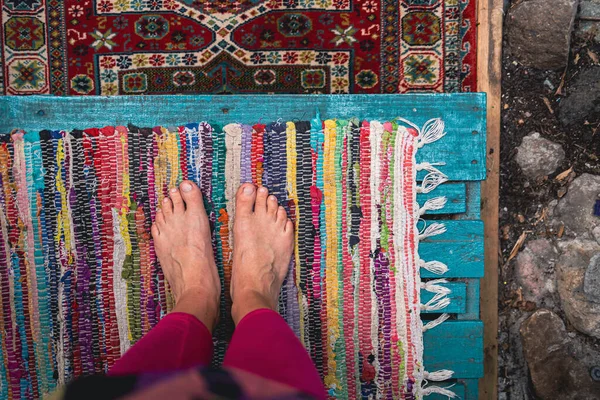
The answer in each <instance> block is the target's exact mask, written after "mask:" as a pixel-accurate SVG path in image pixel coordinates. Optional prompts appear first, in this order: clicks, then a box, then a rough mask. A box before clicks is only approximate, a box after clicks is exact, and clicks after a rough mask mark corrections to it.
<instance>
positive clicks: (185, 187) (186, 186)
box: [181, 182, 192, 192]
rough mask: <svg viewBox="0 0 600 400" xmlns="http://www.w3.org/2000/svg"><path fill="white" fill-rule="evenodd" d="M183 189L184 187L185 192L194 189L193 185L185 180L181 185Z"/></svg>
mask: <svg viewBox="0 0 600 400" xmlns="http://www.w3.org/2000/svg"><path fill="white" fill-rule="evenodd" d="M181 189H183V191H184V192H189V191H191V190H192V185H190V184H189V183H187V182H185V183H183V184H182V185H181Z"/></svg>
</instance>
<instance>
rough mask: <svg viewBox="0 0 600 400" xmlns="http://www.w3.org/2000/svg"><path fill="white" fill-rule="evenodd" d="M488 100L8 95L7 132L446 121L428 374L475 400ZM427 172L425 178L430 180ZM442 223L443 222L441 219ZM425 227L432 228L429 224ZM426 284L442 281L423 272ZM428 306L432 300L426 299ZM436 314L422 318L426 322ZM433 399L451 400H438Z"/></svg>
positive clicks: (435, 148)
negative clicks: (440, 287)
mask: <svg viewBox="0 0 600 400" xmlns="http://www.w3.org/2000/svg"><path fill="white" fill-rule="evenodd" d="M485 109H486V99H485V95H484V94H473V93H470V94H436V95H432V94H407V95H348V96H339V95H306V96H294V95H277V96H270V95H263V96H148V97H146V96H119V97H94V96H91V97H72V98H56V97H46V96H30V97H0V133H8V132H9V131H10V130H11V129H13V128H15V127H19V128H21V129H24V130H25V131H39V130H41V129H72V128H82V127H90V126H95V127H102V126H106V125H127V124H129V123H131V124H134V125H138V126H155V125H166V126H177V125H182V124H185V123H188V122H198V121H202V120H209V121H211V122H213V123H216V124H219V125H221V126H224V125H225V124H228V123H231V122H239V121H244V122H247V121H257V122H258V121H262V122H266V121H273V120H277V119H279V118H283V119H287V118H291V119H294V120H310V119H311V118H313V117H314V116H315V115H316V114H319V115H320V116H321V118H322V119H327V118H333V117H338V118H350V117H354V116H360V117H361V118H365V119H392V118H395V117H403V118H406V119H408V120H410V121H413V122H414V123H416V124H417V125H418V126H422V125H423V124H424V123H425V122H426V121H427V120H429V119H431V118H438V117H440V118H442V119H443V120H444V122H445V126H446V131H447V135H446V137H445V138H444V139H443V140H440V141H438V142H436V143H434V144H431V145H428V146H425V147H424V148H423V149H421V150H420V151H419V153H418V156H417V161H418V162H421V160H426V161H428V162H440V163H443V164H444V165H440V166H438V167H437V168H439V169H440V170H441V171H442V172H444V173H445V174H446V175H447V176H448V178H449V180H450V182H448V183H446V184H443V185H441V186H439V187H438V188H437V189H435V190H434V191H432V192H431V193H428V194H419V195H418V196H417V202H418V203H419V204H423V203H424V202H425V201H426V200H427V199H430V198H433V197H438V196H445V197H446V198H447V199H448V201H447V203H446V207H445V208H444V209H442V210H436V211H431V212H428V213H426V214H425V215H424V219H425V220H428V219H432V218H433V219H435V220H436V222H442V223H444V224H445V225H446V227H447V232H446V233H445V234H442V235H439V236H434V237H431V238H428V239H425V240H423V241H422V242H421V245H420V249H419V253H420V257H421V258H422V259H423V260H425V261H431V260H438V261H441V262H444V263H445V264H447V265H448V267H449V268H450V270H449V272H448V273H446V274H444V276H443V278H444V279H451V282H449V283H447V284H445V286H446V287H448V288H449V289H450V290H451V293H450V294H449V298H450V299H451V303H450V305H449V306H448V307H446V308H445V309H444V310H442V311H443V312H446V313H449V314H450V318H451V319H450V320H448V321H446V322H444V323H442V324H440V325H439V326H437V327H435V328H433V329H430V330H428V331H427V332H425V334H424V345H425V349H424V353H425V359H424V366H425V370H427V371H436V370H439V369H450V370H452V371H454V375H453V379H451V380H449V381H446V382H441V383H433V382H432V384H439V385H440V386H442V387H447V388H449V390H452V391H454V393H456V394H457V395H458V396H459V398H460V399H464V400H474V399H477V393H478V391H477V389H478V378H479V377H481V376H482V375H483V324H482V322H481V321H480V320H479V296H480V291H479V278H481V277H483V271H484V266H483V249H484V240H483V239H484V236H483V223H482V222H481V221H480V220H479V219H480V207H481V195H480V190H481V185H480V181H481V180H483V179H485V173H486V170H485V161H486V154H485V149H486V146H485V138H486V116H485ZM423 176H424V173H423V172H421V173H419V174H418V178H419V179H422V178H423ZM439 218H442V219H443V220H439ZM427 223H431V222H430V221H429V222H427ZM421 277H422V279H423V280H424V281H427V280H429V279H436V278H440V277H439V276H437V275H435V274H432V273H430V272H427V271H425V270H422V271H421ZM421 296H422V301H423V302H427V301H428V300H429V299H430V298H431V296H432V294H431V293H429V292H427V291H421ZM435 316H436V314H429V313H424V315H423V318H424V319H427V318H429V319H431V318H434V317H435ZM427 399H428V400H441V399H446V397H445V396H439V395H432V396H429V397H427Z"/></svg>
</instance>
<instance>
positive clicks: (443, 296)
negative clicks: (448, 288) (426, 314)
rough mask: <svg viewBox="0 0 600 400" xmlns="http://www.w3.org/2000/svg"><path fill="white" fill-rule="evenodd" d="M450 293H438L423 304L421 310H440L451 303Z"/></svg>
mask: <svg viewBox="0 0 600 400" xmlns="http://www.w3.org/2000/svg"><path fill="white" fill-rule="evenodd" d="M450 302H451V300H450V298H449V297H448V293H437V294H436V295H435V296H433V297H432V298H431V300H429V301H428V302H427V303H425V304H421V311H431V312H433V311H439V310H442V309H444V308H446V307H448V306H449V305H450Z"/></svg>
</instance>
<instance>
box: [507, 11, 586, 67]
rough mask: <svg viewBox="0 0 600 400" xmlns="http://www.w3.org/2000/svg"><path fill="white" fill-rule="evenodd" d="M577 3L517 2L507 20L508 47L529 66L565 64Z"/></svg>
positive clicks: (557, 65) (562, 65)
mask: <svg viewBox="0 0 600 400" xmlns="http://www.w3.org/2000/svg"><path fill="white" fill-rule="evenodd" d="M513 3H514V2H513ZM578 4H579V0H525V1H521V2H518V3H516V4H515V5H514V6H513V7H511V9H510V10H509V12H508V17H507V18H506V21H505V24H506V27H507V32H508V33H507V37H508V51H509V52H510V53H511V54H512V55H513V56H515V57H516V58H517V59H518V60H519V61H520V62H521V63H523V64H524V65H526V66H529V67H534V68H538V69H561V68H565V67H566V65H567V61H568V58H569V48H570V43H571V31H572V30H573V23H574V21H575V15H576V13H577V6H578Z"/></svg>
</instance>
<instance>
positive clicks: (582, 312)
mask: <svg viewBox="0 0 600 400" xmlns="http://www.w3.org/2000/svg"><path fill="white" fill-rule="evenodd" d="M561 247H562V248H563V254H562V256H561V257H560V258H559V260H558V262H557V263H556V287H557V290H558V295H559V297H560V302H561V304H562V307H563V310H564V312H565V315H566V316H567V319H568V320H569V322H571V324H573V326H574V327H575V329H577V330H578V331H580V332H582V333H585V334H586V335H589V336H593V337H595V338H598V339H600V302H598V301H597V300H595V299H590V296H589V295H588V294H587V293H586V292H585V287H584V286H585V275H586V271H587V269H588V267H589V266H590V261H591V259H592V258H593V257H594V256H596V255H599V254H600V245H598V243H597V242H596V241H593V240H585V241H584V240H578V239H576V240H572V241H569V242H565V243H563V244H562V245H561ZM593 268H595V267H592V269H593ZM591 286H593V283H592V282H590V287H591ZM590 291H592V292H593V288H590Z"/></svg>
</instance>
